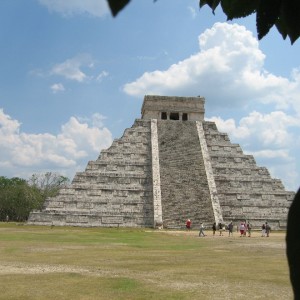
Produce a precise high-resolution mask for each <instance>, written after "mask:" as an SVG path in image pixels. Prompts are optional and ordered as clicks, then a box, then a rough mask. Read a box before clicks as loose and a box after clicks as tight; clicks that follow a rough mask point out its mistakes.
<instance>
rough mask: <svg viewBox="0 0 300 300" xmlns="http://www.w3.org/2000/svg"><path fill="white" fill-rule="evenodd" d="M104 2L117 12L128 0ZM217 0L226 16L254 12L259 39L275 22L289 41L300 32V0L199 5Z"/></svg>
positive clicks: (245, 0) (246, 0)
mask: <svg viewBox="0 0 300 300" xmlns="http://www.w3.org/2000/svg"><path fill="white" fill-rule="evenodd" d="M139 1H141V0H139ZM156 1H157V0H154V2H156ZM162 1H163V0H162ZM107 2H108V4H109V7H110V10H111V13H112V15H113V16H116V15H117V14H118V13H119V12H120V11H121V10H122V9H123V8H124V7H125V6H126V5H127V4H128V3H129V2H130V0H107ZM219 4H221V5H220V6H221V8H222V10H223V12H224V13H225V15H226V16H227V20H233V19H238V18H244V17H247V16H249V15H251V14H253V13H256V30H257V36H258V39H262V38H263V37H264V36H265V35H266V34H268V32H269V31H270V29H271V28H272V27H273V26H274V25H275V26H276V28H277V30H278V31H279V33H280V34H281V35H282V37H283V39H286V37H287V36H288V37H289V38H290V41H291V43H292V44H293V43H294V42H295V41H296V40H297V39H298V38H299V36H300V0H199V7H200V8H201V7H203V6H204V5H208V6H209V7H210V8H211V10H212V12H213V13H215V10H216V9H217V7H218V6H219Z"/></svg>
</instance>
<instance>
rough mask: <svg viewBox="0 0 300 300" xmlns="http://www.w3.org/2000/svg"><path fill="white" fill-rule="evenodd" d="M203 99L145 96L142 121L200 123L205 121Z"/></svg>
mask: <svg viewBox="0 0 300 300" xmlns="http://www.w3.org/2000/svg"><path fill="white" fill-rule="evenodd" d="M204 103H205V99H204V98H203V97H200V96H199V97H169V96H145V98H144V102H143V105H142V119H158V120H178V121H188V120H189V121H200V122H202V121H203V120H204V112H205V110H204Z"/></svg>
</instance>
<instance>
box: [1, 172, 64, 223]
mask: <svg viewBox="0 0 300 300" xmlns="http://www.w3.org/2000/svg"><path fill="white" fill-rule="evenodd" d="M69 182H70V181H69V179H68V178H67V177H65V176H62V175H59V174H57V173H52V172H46V173H43V174H33V175H32V176H31V177H30V178H29V179H28V180H25V179H22V178H19V177H13V178H7V177H4V176H0V220H1V221H5V220H10V221H16V222H24V221H26V220H27V219H28V217H29V213H30V212H31V211H32V210H34V209H42V207H43V204H44V202H45V200H46V199H47V198H48V197H54V196H56V195H57V194H58V191H59V189H60V188H61V187H63V186H66V185H68V184H69Z"/></svg>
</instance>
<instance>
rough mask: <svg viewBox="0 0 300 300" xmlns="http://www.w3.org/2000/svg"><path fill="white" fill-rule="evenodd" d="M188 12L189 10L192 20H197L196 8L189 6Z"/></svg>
mask: <svg viewBox="0 0 300 300" xmlns="http://www.w3.org/2000/svg"><path fill="white" fill-rule="evenodd" d="M188 10H189V12H190V14H191V16H192V18H193V19H195V18H196V10H195V8H194V7H192V6H188Z"/></svg>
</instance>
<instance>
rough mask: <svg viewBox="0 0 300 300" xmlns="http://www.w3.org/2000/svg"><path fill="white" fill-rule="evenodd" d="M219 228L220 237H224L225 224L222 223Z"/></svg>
mask: <svg viewBox="0 0 300 300" xmlns="http://www.w3.org/2000/svg"><path fill="white" fill-rule="evenodd" d="M218 227H219V232H220V236H222V235H223V224H222V223H221V222H220V223H219V225H218Z"/></svg>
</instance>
